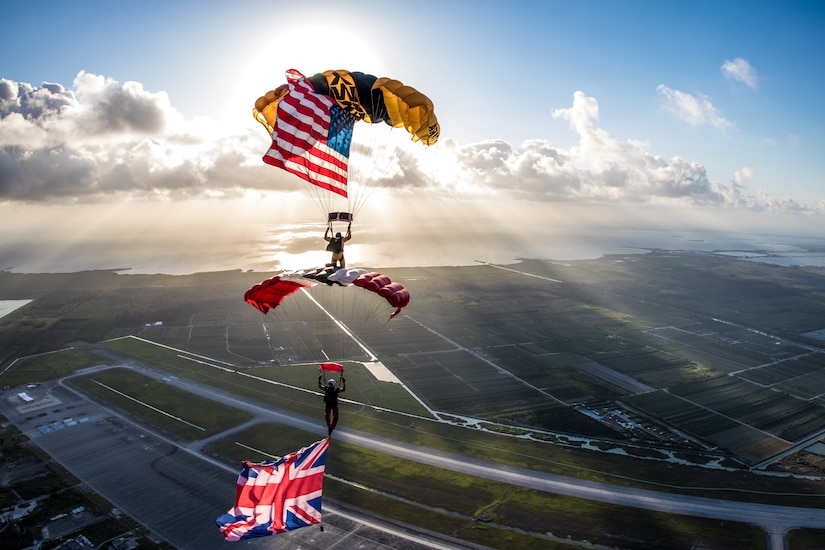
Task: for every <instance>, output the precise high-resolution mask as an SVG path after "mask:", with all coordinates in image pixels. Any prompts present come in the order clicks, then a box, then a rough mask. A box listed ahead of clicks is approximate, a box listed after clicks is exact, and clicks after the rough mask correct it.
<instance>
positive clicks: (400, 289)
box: [244, 267, 410, 319]
mask: <svg viewBox="0 0 825 550" xmlns="http://www.w3.org/2000/svg"><path fill="white" fill-rule="evenodd" d="M319 283H324V284H327V285H337V286H350V285H353V286H355V287H359V288H361V289H364V290H367V291H370V292H374V293H375V294H377V295H378V296H380V297H382V298H384V299H385V300H386V301H387V303H388V304H389V305H390V306H392V307H394V308H396V309H395V312H394V313H392V314H391V315H390V319H392V318H393V317H395V316H396V315H398V314H399V313H401V310H402V309H403V308H404V307H406V306H407V305H408V304H409V303H410V293H409V291H408V290H407V289H406V288H404V286H403V285H401V284H400V283H396V282H393V281H392V280H391V279H390V278H389V277H388V276H386V275H382V274H381V273H378V272H376V271H372V272H369V273H367V272H366V270H365V269H358V268H339V269H336V268H334V267H323V268H314V269H308V270H302V271H296V272H292V273H285V274H282V275H276V276H275V277H272V278H270V279H267V280H265V281H263V282H261V283H258V284H256V285H253V286H252V288H250V289H249V290H247V291H246V293H244V300H246V302H247V303H248V304H250V305H251V306H252V307H254V308H255V309H257V310H258V311H260V312H261V313H266V312H268V311H269V310H270V309H273V308H276V307H278V306H279V305H281V304H282V303H283V301H284V299H286V298H287V297H289V296H291V295H293V294H295V293H296V292H297V291H298V290H300V289H301V288H308V287H311V286H314V285H316V284H319Z"/></svg>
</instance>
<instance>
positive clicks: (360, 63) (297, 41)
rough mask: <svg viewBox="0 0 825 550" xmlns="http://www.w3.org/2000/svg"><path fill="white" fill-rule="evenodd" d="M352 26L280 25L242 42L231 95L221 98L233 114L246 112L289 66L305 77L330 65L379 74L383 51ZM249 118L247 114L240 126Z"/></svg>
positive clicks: (282, 78) (278, 81)
mask: <svg viewBox="0 0 825 550" xmlns="http://www.w3.org/2000/svg"><path fill="white" fill-rule="evenodd" d="M307 19H308V20H310V19H311V18H309V17H307ZM350 29H352V30H350ZM356 30H357V29H356V28H355V27H348V26H347V25H343V24H342V25H334V26H333V25H323V24H320V25H311V24H308V25H301V26H293V25H287V24H284V25H283V26H281V27H278V28H276V29H275V30H273V31H272V32H270V33H268V34H267V35H266V36H264V37H263V39H260V40H251V41H249V42H247V43H246V45H245V47H246V48H247V49H246V50H245V51H242V52H238V55H237V58H238V60H239V63H238V69H237V70H238V73H237V75H236V78H235V79H234V82H235V85H234V90H233V92H232V93H233V95H232V96H231V97H230V98H229V101H228V102H227V104H228V105H230V106H231V109H232V111H233V112H234V114H233V116H237V111H238V110H239V108H240V107H245V108H246V110H247V111H248V112H249V113H251V112H252V106H253V105H254V103H255V100H256V99H257V98H258V97H260V96H262V95H263V94H265V93H266V92H268V91H269V90H272V89H274V88H276V87H278V86H279V85H281V84H283V83H285V82H286V78H285V76H284V74H285V73H286V71H287V70H289V69H297V70H298V71H301V72H302V73H303V74H305V75H306V76H311V75H313V74H315V73H319V72H323V71H326V70H330V69H347V70H351V71H361V72H365V73H370V74H376V75H378V76H381V75H382V74H384V73H385V72H386V60H385V59H384V58H383V55H382V52H383V50H382V49H381V48H376V47H375V46H374V44H373V43H371V42H370V41H369V40H368V39H367V37H362V36H361V35H360V34H359V33H357V32H356ZM253 122H254V120H253V118H252V115H251V114H250V115H249V119H248V121H245V126H247V127H248V126H249V124H250V123H253Z"/></svg>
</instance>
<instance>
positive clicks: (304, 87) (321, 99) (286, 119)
mask: <svg viewBox="0 0 825 550" xmlns="http://www.w3.org/2000/svg"><path fill="white" fill-rule="evenodd" d="M289 88H290V91H289V93H288V94H287V95H285V96H284V97H283V98H282V99H281V101H280V102H279V103H278V116H277V120H276V124H275V131H274V132H273V134H272V146H271V147H270V149H269V150H268V151H267V152H266V154H265V155H264V159H263V160H264V162H265V163H267V164H269V165H272V166H276V167H278V168H282V169H284V170H286V171H287V172H291V173H293V174H295V175H297V176H299V177H300V178H303V179H304V180H306V181H308V182H310V183H312V184H313V185H317V186H319V187H321V188H323V189H326V190H328V191H331V192H333V193H337V194H339V195H342V196H344V197H346V196H347V177H348V159H347V157H346V155H344V154H342V153H340V152H339V151H336V150H335V149H333V148H331V147H330V146H329V145H328V144H327V137H328V135H329V130H330V110H331V109H332V107H333V106H334V105H335V101H334V100H333V99H332V98H329V97H327V96H322V95H320V94H316V93H315V92H314V90H313V89H312V86H311V85H310V84H309V82H307V81H306V80H303V79H299V80H294V81H290V83H289Z"/></svg>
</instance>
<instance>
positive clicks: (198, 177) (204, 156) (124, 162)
mask: <svg viewBox="0 0 825 550" xmlns="http://www.w3.org/2000/svg"><path fill="white" fill-rule="evenodd" d="M215 136H218V137H217V138H215ZM256 137H258V136H255V137H253V136H251V135H235V136H221V135H220V134H218V133H217V132H216V131H215V129H214V128H210V127H209V123H208V121H204V120H195V121H191V120H189V121H188V120H184V119H183V117H182V116H181V115H180V113H178V112H177V111H176V110H175V109H174V108H173V107H172V106H171V104H170V101H169V98H168V96H167V94H166V93H164V92H159V93H152V92H149V91H147V90H145V89H144V88H143V86H142V85H141V84H139V83H137V82H126V83H123V84H121V83H119V82H117V81H115V80H112V79H109V78H104V77H102V76H98V75H93V74H90V73H86V72H80V73H79V74H78V75H77V77H76V78H75V80H74V83H73V89H72V90H66V89H65V88H64V87H63V86H61V85H59V84H50V83H44V84H42V85H41V86H40V87H34V86H31V85H30V84H27V83H18V82H13V81H11V80H8V79H0V201H2V200H6V201H34V202H36V201H48V200H53V201H64V202H65V201H99V200H106V199H107V197H108V198H111V197H112V196H117V197H118V198H121V199H122V198H129V197H135V198H144V199H145V198H147V197H148V198H153V197H154V198H193V197H203V196H213V197H214V196H218V197H220V196H226V197H236V196H238V195H240V194H242V193H244V192H246V191H248V190H250V189H259V188H263V189H266V188H268V187H271V186H273V185H274V184H275V182H278V180H279V178H278V177H270V178H266V177H261V174H262V173H263V170H264V167H263V166H258V165H257V164H256V165H252V163H250V162H249V161H250V159H251V158H253V157H257V158H258V159H259V158H260V155H261V153H262V151H261V149H260V148H261V141H260V140H259V139H256ZM245 164H249V166H246V167H245V168H244V169H241V167H243V166H244V165H245ZM283 179H284V181H283V182H282V183H283V185H285V186H289V185H291V182H290V180H289V179H288V178H283Z"/></svg>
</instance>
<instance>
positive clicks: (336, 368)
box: [318, 363, 344, 373]
mask: <svg viewBox="0 0 825 550" xmlns="http://www.w3.org/2000/svg"><path fill="white" fill-rule="evenodd" d="M318 370H320V371H321V372H322V373H333V372H335V373H338V372H344V365H340V364H338V363H321V364H320V365H318Z"/></svg>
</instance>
